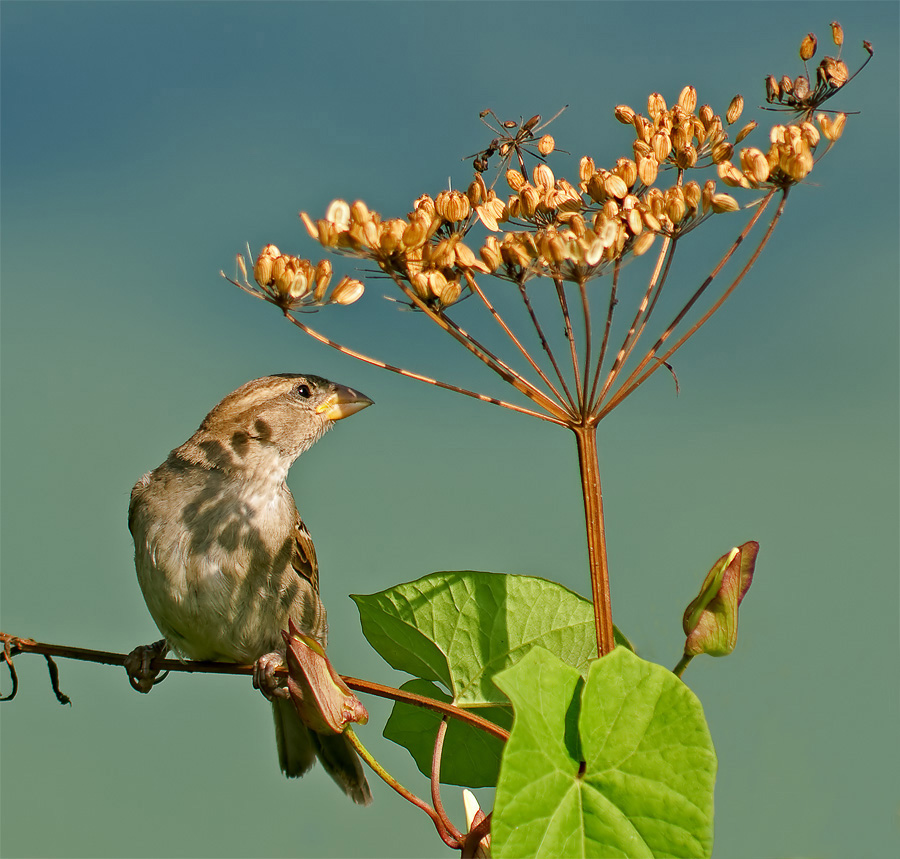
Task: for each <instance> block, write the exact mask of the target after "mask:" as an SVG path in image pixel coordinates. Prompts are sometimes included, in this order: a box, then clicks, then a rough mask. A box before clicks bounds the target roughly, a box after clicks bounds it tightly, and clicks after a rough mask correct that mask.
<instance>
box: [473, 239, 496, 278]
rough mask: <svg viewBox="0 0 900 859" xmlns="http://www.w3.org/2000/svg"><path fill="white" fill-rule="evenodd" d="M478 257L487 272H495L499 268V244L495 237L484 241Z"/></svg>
mask: <svg viewBox="0 0 900 859" xmlns="http://www.w3.org/2000/svg"><path fill="white" fill-rule="evenodd" d="M478 255H479V256H480V257H481V261H482V262H483V263H484V265H485V267H486V268H487V270H488V271H496V270H497V269H498V268H499V267H500V242H498V241H497V238H496V236H488V237H487V238H486V239H485V241H484V245H483V246H482V247H481V249H480V250H479V251H478Z"/></svg>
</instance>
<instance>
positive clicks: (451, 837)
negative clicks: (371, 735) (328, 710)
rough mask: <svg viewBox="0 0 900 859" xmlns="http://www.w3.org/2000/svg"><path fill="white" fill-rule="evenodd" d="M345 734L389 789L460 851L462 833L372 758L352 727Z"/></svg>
mask: <svg viewBox="0 0 900 859" xmlns="http://www.w3.org/2000/svg"><path fill="white" fill-rule="evenodd" d="M344 734H345V736H346V737H347V739H348V740H350V742H351V743H352V745H353V748H355V749H356V751H357V752H358V753H359V756H360V757H361V758H362V759H363V760H364V761H365V762H366V763H367V764H368V765H369V766H370V767H371V768H372V770H373V772H375V774H376V775H377V776H378V777H379V778H380V779H381V780H382V781H383V782H384V783H385V784H386V785H388V786H389V787H391V788H393V789H394V790H395V791H397V793H399V794H400V796H402V797H403V798H404V799H406V800H409V802H411V803H412V804H413V805H415V806H416V807H417V808H420V809H422V811H424V812H425V813H426V814H427V815H428V816H429V817H430V818H431V820H432V822H433V823H434V828H435V829H437V833H438V835H439V836H440V837H441V841H443V842H444V844H446V845H447V846H448V847H450V848H451V849H453V850H458V849H459V846H460V843H459V842H460V838H461V837H462V836H461V833H456V834H454V833H452V832H450V831H448V830H447V828H446V826H445V824H444V821H443V820H442V819H441V816H440V815H439V814H438V813H437V811H435V809H433V808H432V807H431V806H430V805H429V804H428V803H427V802H425V800H424V799H419V797H417V796H416V795H415V794H414V793H413V792H412V791H410V790H407V788H405V787H404V786H403V785H402V784H400V782H398V781H397V779H395V778H394V777H393V776H392V775H391V774H390V773H389V772H388V771H387V770H386V769H385V768H384V767H383V766H382V765H381V764H380V763H378V761H376V760H375V758H373V757H372V755H371V754H370V752H369V750H368V749H367V748H366V747H365V746H364V745H363V744H362V743H361V742H360V739H359V737H357V736H356V732H355V731H354V730H353V727H352V725H348V726H347V727H346V729H345V730H344Z"/></svg>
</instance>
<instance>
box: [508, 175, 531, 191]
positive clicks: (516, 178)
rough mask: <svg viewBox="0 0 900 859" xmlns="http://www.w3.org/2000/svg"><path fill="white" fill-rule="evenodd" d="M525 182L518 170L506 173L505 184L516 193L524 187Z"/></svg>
mask: <svg viewBox="0 0 900 859" xmlns="http://www.w3.org/2000/svg"><path fill="white" fill-rule="evenodd" d="M525 182H526V179H525V177H524V176H523V175H522V174H521V173H520V172H519V171H518V170H507V171H506V184H507V185H509V187H510V188H511V189H512V190H513V191H515V192H516V193H518V192H519V191H521V190H522V188H524V187H525Z"/></svg>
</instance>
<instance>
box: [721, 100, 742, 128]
mask: <svg viewBox="0 0 900 859" xmlns="http://www.w3.org/2000/svg"><path fill="white" fill-rule="evenodd" d="M743 111H744V98H743V96H740V95H736V96H735V97H734V98H733V99H732V100H731V104H729V105H728V110H727V111H725V121H726V122H727V123H728V124H729V125H734V123H735V122H737V121H738V120H739V119H740V118H741V114H742V113H743Z"/></svg>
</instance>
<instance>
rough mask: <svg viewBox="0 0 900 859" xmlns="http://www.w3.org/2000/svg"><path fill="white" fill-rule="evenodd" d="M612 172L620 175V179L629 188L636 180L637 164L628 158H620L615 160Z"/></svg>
mask: <svg viewBox="0 0 900 859" xmlns="http://www.w3.org/2000/svg"><path fill="white" fill-rule="evenodd" d="M614 172H615V173H616V174H617V175H618V176H621V177H622V181H623V182H624V183H625V184H626V185H627V186H628V187H629V188H630V187H631V186H632V185H634V183H635V182H637V164H635V163H634V161H632V160H631V159H630V158H620V159H619V160H618V161H616V167H615V170H614Z"/></svg>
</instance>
